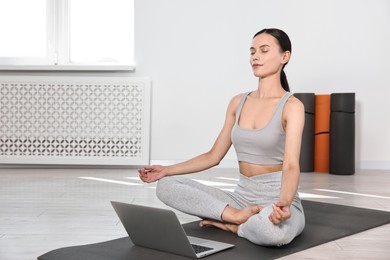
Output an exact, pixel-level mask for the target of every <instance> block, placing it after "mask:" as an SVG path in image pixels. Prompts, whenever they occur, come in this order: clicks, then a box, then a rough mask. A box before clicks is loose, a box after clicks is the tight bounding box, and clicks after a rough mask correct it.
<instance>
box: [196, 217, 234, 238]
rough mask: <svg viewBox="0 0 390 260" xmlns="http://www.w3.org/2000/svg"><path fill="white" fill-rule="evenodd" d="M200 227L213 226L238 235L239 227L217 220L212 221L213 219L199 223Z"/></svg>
mask: <svg viewBox="0 0 390 260" xmlns="http://www.w3.org/2000/svg"><path fill="white" fill-rule="evenodd" d="M199 226H201V227H207V226H213V227H216V228H219V229H222V230H225V231H228V232H232V233H234V234H237V231H238V226H239V225H236V224H230V223H223V222H219V221H217V220H212V219H206V220H202V221H201V222H200V223H199Z"/></svg>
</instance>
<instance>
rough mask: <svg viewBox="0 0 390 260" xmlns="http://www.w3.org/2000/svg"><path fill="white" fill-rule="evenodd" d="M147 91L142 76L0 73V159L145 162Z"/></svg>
mask: <svg viewBox="0 0 390 260" xmlns="http://www.w3.org/2000/svg"><path fill="white" fill-rule="evenodd" d="M150 96H151V83H150V80H149V79H148V78H132V77H17V76H15V77H14V76H13V77H4V76H3V77H0V165H108V166H138V165H144V164H148V163H149V160H150V158H149V157H150V105H151V104H150V102H151V98H150Z"/></svg>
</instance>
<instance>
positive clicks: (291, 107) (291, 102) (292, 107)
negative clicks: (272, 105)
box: [285, 94, 305, 113]
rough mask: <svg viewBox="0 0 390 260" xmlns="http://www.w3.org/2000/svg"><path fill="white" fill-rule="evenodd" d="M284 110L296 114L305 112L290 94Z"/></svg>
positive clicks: (302, 106) (300, 103) (297, 100)
mask: <svg viewBox="0 0 390 260" xmlns="http://www.w3.org/2000/svg"><path fill="white" fill-rule="evenodd" d="M285 110H286V111H291V112H297V113H301V112H303V113H304V112H305V108H304V105H303V103H302V102H301V101H300V100H299V99H298V98H296V97H295V96H294V95H293V94H291V95H290V97H289V98H288V99H287V102H286V105H285Z"/></svg>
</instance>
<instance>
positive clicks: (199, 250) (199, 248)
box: [191, 244, 213, 254]
mask: <svg viewBox="0 0 390 260" xmlns="http://www.w3.org/2000/svg"><path fill="white" fill-rule="evenodd" d="M191 246H192V248H193V249H194V251H195V254H199V253H202V252H205V251H209V250H212V249H213V248H211V247H206V246H198V245H194V244H191Z"/></svg>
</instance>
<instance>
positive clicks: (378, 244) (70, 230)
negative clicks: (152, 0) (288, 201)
mask: <svg viewBox="0 0 390 260" xmlns="http://www.w3.org/2000/svg"><path fill="white" fill-rule="evenodd" d="M190 177H191V178H194V179H197V180H199V181H203V182H204V183H206V184H207V185H214V186H216V187H219V188H221V189H234V186H235V184H236V182H237V178H238V174H237V170H236V169H221V168H216V169H212V170H208V171H206V172H204V173H199V174H193V175H190ZM389 184H390V171H389V170H388V171H379V170H362V171H358V172H357V173H356V174H355V175H350V176H335V175H329V174H321V173H302V175H301V184H300V189H299V191H300V194H301V197H303V198H304V199H308V200H314V201H323V202H329V203H335V204H343V205H351V206H358V207H364V208H370V209H378V210H384V211H390V189H389ZM111 200H117V201H122V202H128V203H137V204H144V205H149V206H155V207H162V208H166V206H165V205H163V204H162V203H161V202H160V201H159V200H158V199H157V197H156V195H155V184H143V183H141V182H140V181H139V180H138V178H137V172H136V170H125V169H0V259H1V260H11V259H15V260H28V259H36V257H37V256H39V255H41V254H43V253H46V252H47V251H50V250H53V249H57V248H61V247H67V246H74V245H83V244H90V243H97V242H102V241H106V240H111V239H115V238H120V237H123V236H126V233H125V230H124V229H123V227H122V226H121V223H120V222H119V221H118V218H117V216H116V214H115V212H114V211H113V209H112V207H111V205H110V201H111ZM177 214H178V216H179V219H180V220H181V222H182V223H186V222H190V221H194V220H197V218H196V217H192V216H188V215H185V214H183V213H180V212H177ZM389 255H390V225H385V226H382V227H379V228H375V229H371V230H368V231H366V232H362V233H359V234H356V235H353V236H350V237H346V238H343V239H340V240H336V241H333V242H330V243H327V244H323V245H320V246H318V247H314V248H311V249H308V250H305V251H301V252H298V253H296V254H293V255H289V256H287V257H284V258H283V259H389Z"/></svg>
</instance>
